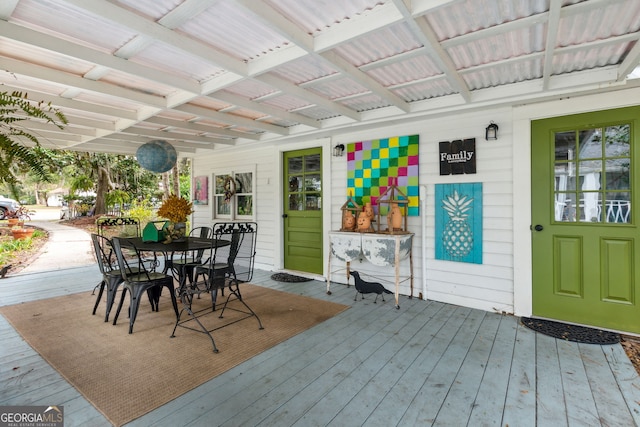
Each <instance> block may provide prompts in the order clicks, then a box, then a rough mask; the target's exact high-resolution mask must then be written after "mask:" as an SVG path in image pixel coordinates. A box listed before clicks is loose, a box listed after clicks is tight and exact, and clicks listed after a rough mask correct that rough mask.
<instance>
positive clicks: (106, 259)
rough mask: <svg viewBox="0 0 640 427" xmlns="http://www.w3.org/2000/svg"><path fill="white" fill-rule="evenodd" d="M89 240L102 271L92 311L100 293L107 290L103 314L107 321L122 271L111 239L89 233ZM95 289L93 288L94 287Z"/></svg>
mask: <svg viewBox="0 0 640 427" xmlns="http://www.w3.org/2000/svg"><path fill="white" fill-rule="evenodd" d="M91 241H92V242H93V249H94V252H95V254H96V261H97V262H98V268H99V269H100V273H102V281H101V282H100V283H98V285H97V288H99V292H98V297H97V298H96V303H95V305H94V306H93V313H92V314H94V315H95V314H96V310H97V309H98V305H99V304H100V301H101V300H102V295H103V293H104V291H105V288H106V290H107V309H106V312H105V315H104V321H105V322H108V321H109V313H110V312H111V308H112V307H113V302H114V300H115V296H116V293H117V292H118V287H119V286H120V285H121V284H122V282H123V280H122V273H121V272H120V269H119V268H118V263H117V260H116V259H115V258H116V256H115V254H114V252H113V247H112V246H111V241H110V240H109V239H107V238H106V237H104V236H100V235H98V234H95V233H92V234H91ZM94 290H95V289H94Z"/></svg>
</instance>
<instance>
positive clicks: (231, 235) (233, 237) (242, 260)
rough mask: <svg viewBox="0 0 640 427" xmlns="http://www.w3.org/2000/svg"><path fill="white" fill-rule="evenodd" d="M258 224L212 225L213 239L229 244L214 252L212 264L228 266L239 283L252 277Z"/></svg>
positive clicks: (228, 223) (231, 223)
mask: <svg viewBox="0 0 640 427" xmlns="http://www.w3.org/2000/svg"><path fill="white" fill-rule="evenodd" d="M257 232H258V224H256V223H255V222H224V223H216V224H214V225H213V238H214V239H215V240H225V241H227V242H231V244H229V245H227V246H222V247H219V248H217V249H216V251H215V260H214V264H218V263H220V264H224V263H226V264H228V266H229V269H230V270H231V271H232V272H233V274H234V276H235V278H236V279H237V280H238V281H239V282H248V281H250V280H251V278H252V277H253V266H254V262H255V254H256V238H257Z"/></svg>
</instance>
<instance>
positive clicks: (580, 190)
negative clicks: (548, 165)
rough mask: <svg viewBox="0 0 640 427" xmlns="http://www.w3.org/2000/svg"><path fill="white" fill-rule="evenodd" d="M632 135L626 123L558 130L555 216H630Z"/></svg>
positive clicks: (607, 219)
mask: <svg viewBox="0 0 640 427" xmlns="http://www.w3.org/2000/svg"><path fill="white" fill-rule="evenodd" d="M629 140H630V126H629V125H628V124H621V125H615V126H608V127H604V128H603V127H593V128H590V129H580V130H575V131H564V132H558V133H556V135H555V146H554V150H555V159H556V160H555V165H554V174H555V176H554V179H555V182H554V185H555V191H554V213H553V215H554V219H555V220H556V221H559V222H577V221H580V222H585V223H587V222H598V223H612V224H613V223H618V224H619V223H628V222H630V221H631V215H630V212H631V203H630V197H629V194H630V190H631V177H630V170H631V157H630V154H631V149H630V144H629ZM576 141H577V142H576ZM576 160H577V161H576Z"/></svg>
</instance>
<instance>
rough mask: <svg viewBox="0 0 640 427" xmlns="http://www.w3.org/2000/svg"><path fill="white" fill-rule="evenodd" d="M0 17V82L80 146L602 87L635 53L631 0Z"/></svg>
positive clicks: (634, 60) (88, 0) (291, 135)
mask: <svg viewBox="0 0 640 427" xmlns="http://www.w3.org/2000/svg"><path fill="white" fill-rule="evenodd" d="M407 4H410V5H411V6H407ZM0 18H1V20H0V61H1V64H0V65H1V67H2V69H3V70H7V71H6V72H2V73H0V83H2V84H4V85H5V89H6V90H14V89H16V90H23V91H26V92H28V93H29V94H30V97H31V98H33V99H35V100H40V99H44V100H47V101H51V102H52V103H53V104H54V105H56V106H58V107H59V108H60V109H61V110H62V111H63V112H64V113H65V114H66V115H67V116H68V118H69V121H70V125H69V126H68V127H67V128H66V129H65V130H64V132H63V133H61V134H60V136H59V137H56V138H50V139H47V140H43V141H41V142H43V145H45V146H51V147H55V148H70V149H77V150H83V149H91V150H97V149H104V151H110V152H114V151H115V152H122V153H133V152H135V150H136V149H137V147H138V146H139V145H140V144H142V143H144V142H145V141H148V140H151V139H158V138H163V139H166V140H168V141H170V142H171V143H173V144H174V145H175V146H176V147H177V148H178V149H179V150H180V152H181V153H182V154H184V155H188V154H189V153H194V152H196V151H197V150H203V149H205V150H209V149H215V148H217V147H220V148H223V147H233V146H234V145H237V144H240V143H245V142H246V143H250V142H257V143H269V142H276V141H286V140H293V139H299V138H301V137H309V136H325V135H331V134H332V133H335V132H336V131H337V130H339V129H340V128H342V127H349V128H350V129H356V128H358V127H360V128H366V127H368V126H379V125H380V123H382V122H384V121H385V120H395V121H397V120H401V119H402V118H404V117H419V116H428V115H433V114H441V113H442V112H443V110H442V108H443V107H442V106H443V105H446V108H447V111H453V112H455V110H456V109H460V110H472V109H474V108H487V107H489V106H490V105H492V104H495V105H504V103H505V102H518V101H519V100H521V99H527V100H529V101H531V100H532V99H533V100H535V98H536V97H539V98H545V99H548V98H550V97H554V96H556V97H563V96H567V95H568V94H579V93H581V92H587V91H589V92H593V91H596V90H612V89H615V88H617V87H620V86H622V85H624V84H627V85H629V84H636V83H635V82H627V81H626V76H627V75H628V74H629V73H631V72H632V71H633V70H634V68H635V67H636V66H637V65H638V62H639V61H640V45H639V44H638V39H639V38H640V32H639V30H640V2H639V1H637V0H607V1H604V0H583V1H579V0H564V1H560V0H451V1H448V0H413V1H411V2H405V1H403V0H386V1H382V0H263V1H259V0H109V1H105V0H4V4H3V5H2V7H0ZM594 71H602V72H594ZM527 82H529V83H530V82H534V83H537V84H533V85H529V86H528V87H523V86H522V83H527ZM510 88H514V90H513V91H511V92H513V94H510V95H509V96H508V101H507V100H505V94H508V93H509V92H510V91H509V89H510ZM604 88H607V89H604ZM480 90H482V95H481V96H479V92H478V91H480ZM492 93H494V94H495V95H493V96H492V95H491V94H492ZM516 93H517V94H518V95H517V96H516V95H515V94H516ZM444 99H446V101H447V102H441V101H442V100H444ZM373 111H375V114H373V115H372V114H369V113H370V112H373ZM55 131H56V130H55V129H53V128H52V129H51V132H55ZM65 135H67V136H68V137H67V138H66V139H65ZM102 147H103V148H102Z"/></svg>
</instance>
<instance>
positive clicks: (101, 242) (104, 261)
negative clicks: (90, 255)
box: [91, 233, 116, 274]
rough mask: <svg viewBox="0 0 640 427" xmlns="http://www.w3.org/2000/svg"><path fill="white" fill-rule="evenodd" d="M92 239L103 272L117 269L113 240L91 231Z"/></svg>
mask: <svg viewBox="0 0 640 427" xmlns="http://www.w3.org/2000/svg"><path fill="white" fill-rule="evenodd" d="M91 241H92V242H93V250H94V252H95V255H96V261H97V262H98V267H99V268H100V272H101V273H102V274H107V273H109V272H110V271H113V270H114V269H115V267H114V264H115V263H116V259H115V254H114V253H113V247H112V246H111V241H109V239H107V238H106V237H104V236H100V235H99V234H95V233H91Z"/></svg>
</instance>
